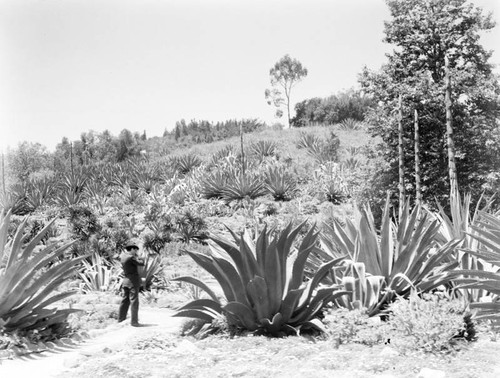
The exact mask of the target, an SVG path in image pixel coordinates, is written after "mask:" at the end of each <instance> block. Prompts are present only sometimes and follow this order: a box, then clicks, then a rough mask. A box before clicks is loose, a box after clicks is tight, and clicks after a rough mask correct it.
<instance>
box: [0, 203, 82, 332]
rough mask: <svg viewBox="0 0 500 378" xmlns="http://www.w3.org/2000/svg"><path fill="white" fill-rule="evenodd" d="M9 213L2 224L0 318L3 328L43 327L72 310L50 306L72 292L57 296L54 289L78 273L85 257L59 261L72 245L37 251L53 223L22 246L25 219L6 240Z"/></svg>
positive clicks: (0, 226)
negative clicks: (2, 265) (3, 263)
mask: <svg viewBox="0 0 500 378" xmlns="http://www.w3.org/2000/svg"><path fill="white" fill-rule="evenodd" d="M9 222H10V212H8V213H7V214H6V215H5V216H3V215H2V218H1V222H0V223H1V225H0V241H2V243H1V244H0V257H1V256H3V257H7V259H6V262H5V265H4V267H3V269H1V270H0V320H1V324H2V328H4V329H5V330H7V331H11V330H14V329H18V330H22V329H43V328H45V327H47V326H50V325H52V324H55V323H57V322H59V321H60V320H61V319H63V318H64V319H65V317H66V316H67V315H68V314H69V313H70V312H72V311H77V310H58V309H55V308H50V309H49V308H48V306H49V305H52V304H53V303H54V302H56V301H58V300H60V299H62V298H65V297H67V296H69V295H71V294H73V293H72V292H63V293H60V294H57V295H54V291H55V290H56V289H57V288H58V286H59V285H61V284H62V283H63V282H65V280H66V279H67V277H69V276H71V275H73V274H75V273H76V271H77V269H78V266H79V263H80V261H81V260H83V259H84V258H85V257H86V256H82V257H80V258H77V259H73V260H67V261H64V262H58V260H59V257H60V256H62V254H63V253H64V252H65V250H66V249H67V248H68V247H69V246H70V245H71V244H72V243H67V244H65V245H63V246H61V247H59V248H55V246H48V247H46V248H45V249H43V250H41V251H39V252H35V247H36V246H37V244H38V243H39V242H40V240H41V239H42V238H43V236H44V233H45V232H47V230H48V229H49V227H50V225H51V224H52V222H50V223H49V224H48V225H47V226H46V227H45V228H44V229H43V230H41V231H40V232H39V233H38V234H37V235H36V236H35V238H33V240H32V241H31V242H30V243H28V244H27V245H23V243H22V242H23V237H22V235H23V231H24V226H25V225H26V222H23V223H21V225H20V226H18V228H17V231H16V233H15V235H14V237H13V238H12V240H10V242H9V241H7V234H6V232H7V226H6V225H8V224H9Z"/></svg>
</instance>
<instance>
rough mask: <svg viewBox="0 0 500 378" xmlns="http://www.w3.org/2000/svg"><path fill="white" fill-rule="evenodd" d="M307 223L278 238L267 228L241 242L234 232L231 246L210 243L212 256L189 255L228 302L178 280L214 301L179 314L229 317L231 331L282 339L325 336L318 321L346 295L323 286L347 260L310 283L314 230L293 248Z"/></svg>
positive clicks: (204, 318) (216, 241)
mask: <svg viewBox="0 0 500 378" xmlns="http://www.w3.org/2000/svg"><path fill="white" fill-rule="evenodd" d="M303 226H304V223H302V224H300V225H299V226H297V227H295V228H294V227H293V225H292V224H291V223H290V224H289V225H288V226H287V227H286V228H285V229H284V230H283V231H282V232H279V233H276V234H273V232H272V231H268V230H267V229H266V228H264V229H263V230H262V231H261V232H260V233H258V234H257V236H256V237H255V238H252V237H251V236H250V233H249V232H248V231H245V232H244V233H243V234H242V235H241V236H238V235H236V234H235V233H234V232H233V231H231V230H229V231H230V233H231V236H232V239H233V240H232V241H231V240H228V239H225V238H222V237H214V236H211V237H210V247H211V252H210V253H209V254H207V255H205V254H202V253H199V252H192V251H186V252H187V253H188V254H189V255H190V256H191V257H192V258H193V260H194V261H195V262H196V263H198V265H200V266H201V267H202V268H204V269H205V270H206V271H207V272H209V273H210V274H211V275H212V276H213V277H214V278H215V279H216V280H217V281H218V283H219V284H220V286H221V288H222V292H223V294H224V298H223V299H219V298H218V297H217V295H216V294H215V293H214V292H213V291H212V290H211V289H210V288H209V287H208V286H207V285H206V284H205V283H204V282H202V281H200V280H198V279H196V278H194V277H178V278H176V279H177V280H180V281H185V282H189V283H191V284H194V285H196V286H198V287H200V288H201V289H203V290H204V291H206V292H207V293H208V295H209V296H210V299H197V300H194V301H191V302H189V303H188V304H186V305H185V306H183V307H181V308H180V309H179V310H178V311H177V312H176V314H175V316H180V317H191V318H197V319H200V320H202V321H203V322H205V323H206V328H207V330H208V329H209V328H210V326H211V324H212V322H213V321H216V320H217V319H220V318H221V317H224V318H225V319H226V320H227V322H228V324H229V325H230V326H231V327H236V328H238V329H242V330H247V331H251V332H255V333H258V334H266V335H271V336H283V335H290V334H298V333H299V332H300V331H301V330H306V329H315V330H320V331H323V327H322V324H321V322H320V321H319V319H318V318H317V316H318V315H319V313H320V312H321V311H322V309H323V308H324V307H325V306H326V305H327V304H329V303H330V302H332V301H333V300H335V299H336V298H338V297H340V296H342V295H346V294H347V292H346V291H343V290H340V288H341V287H340V286H339V285H328V286H324V285H321V284H320V282H321V281H322V280H323V278H324V277H325V275H327V274H328V273H329V272H330V271H331V269H332V268H335V267H336V266H338V265H339V263H340V262H341V261H342V259H343V258H337V259H332V260H331V261H328V262H326V263H324V264H322V265H321V266H320V267H319V269H317V271H316V272H314V273H313V274H312V275H310V278H309V279H308V280H305V265H306V261H307V259H308V257H309V255H310V254H311V252H313V251H314V250H315V249H316V248H317V240H318V233H317V232H316V231H315V230H314V227H311V228H310V229H309V231H308V232H307V234H306V235H305V237H304V239H303V240H302V242H301V243H300V245H299V246H298V247H296V248H294V247H293V244H294V240H295V239H296V237H297V235H298V233H299V231H300V230H301V228H302V227H303Z"/></svg>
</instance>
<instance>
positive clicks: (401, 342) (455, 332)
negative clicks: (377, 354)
mask: <svg viewBox="0 0 500 378" xmlns="http://www.w3.org/2000/svg"><path fill="white" fill-rule="evenodd" d="M389 311H390V315H389V322H388V325H389V327H390V329H391V344H394V345H395V346H396V347H397V348H398V349H400V350H401V351H403V352H405V351H407V350H422V351H425V352H429V353H435V352H443V351H444V352H447V351H450V350H453V349H456V347H457V342H456V341H457V339H458V338H461V339H463V340H467V341H471V340H473V339H474V337H475V329H474V327H473V326H472V323H471V321H470V317H469V316H468V315H469V314H468V312H467V310H466V306H465V305H464V304H463V302H462V301H459V300H449V299H442V298H439V297H438V296H436V295H432V294H426V295H423V297H419V296H418V295H417V294H416V293H415V292H413V293H412V294H411V295H410V297H409V299H407V300H406V299H402V298H399V299H398V300H396V302H394V303H393V304H391V306H390V307H389ZM466 320H467V322H468V324H466Z"/></svg>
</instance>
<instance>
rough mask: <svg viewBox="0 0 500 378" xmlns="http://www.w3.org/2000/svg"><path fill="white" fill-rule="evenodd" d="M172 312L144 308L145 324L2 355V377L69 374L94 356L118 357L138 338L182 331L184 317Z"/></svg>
mask: <svg viewBox="0 0 500 378" xmlns="http://www.w3.org/2000/svg"><path fill="white" fill-rule="evenodd" d="M172 314H173V311H172V310H168V309H160V308H141V309H140V312H139V315H140V321H141V327H132V326H131V325H130V324H129V323H128V322H127V321H125V322H122V323H117V324H113V325H111V326H108V327H107V328H105V329H102V330H97V331H93V332H89V334H87V335H85V337H83V338H82V339H81V340H78V339H76V340H75V339H71V340H69V339H64V340H62V341H61V342H60V343H58V344H57V345H56V344H54V345H52V347H51V348H50V349H48V350H44V351H41V352H36V353H31V354H29V355H25V356H21V357H18V358H16V359H12V360H1V359H0V377H28V376H31V375H33V373H34V372H36V376H37V378H44V377H58V376H59V377H68V376H70V375H71V371H72V370H76V368H77V367H80V366H81V365H85V364H86V363H88V362H90V361H91V360H94V359H96V358H103V357H104V358H109V359H113V358H115V357H116V355H117V354H118V353H120V352H122V351H124V350H126V349H127V348H129V347H130V345H129V344H130V343H131V342H134V340H138V339H139V338H140V339H151V338H153V339H154V335H155V334H162V335H174V334H175V333H178V332H179V330H180V326H181V324H182V322H183V321H184V319H182V318H174V317H172ZM110 376H115V375H113V374H111V375H110ZM116 376H119V375H116Z"/></svg>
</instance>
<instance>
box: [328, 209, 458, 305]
mask: <svg viewBox="0 0 500 378" xmlns="http://www.w3.org/2000/svg"><path fill="white" fill-rule="evenodd" d="M389 208H390V207H389V200H387V202H386V205H385V209H384V213H383V216H382V226H381V229H380V233H378V232H377V230H376V228H375V224H374V220H373V215H372V213H371V210H370V208H363V209H362V210H361V217H360V220H359V224H358V225H355V224H354V223H353V222H351V221H350V220H347V221H346V225H345V226H344V227H343V226H342V225H341V224H340V222H339V221H338V220H336V219H333V223H332V224H325V226H324V232H323V235H322V245H323V248H324V250H325V251H327V252H329V253H330V254H331V255H333V256H338V255H339V254H340V255H346V256H347V258H349V259H350V260H352V261H353V262H358V263H363V264H364V265H365V267H366V272H367V273H369V274H370V275H372V276H381V277H383V278H384V282H383V284H384V285H385V290H386V293H385V294H384V295H383V297H381V298H379V299H380V301H381V303H380V304H379V306H378V308H379V309H382V308H383V306H384V304H385V303H383V302H387V301H390V300H391V299H392V297H393V294H397V295H399V296H403V297H407V296H408V295H409V294H410V292H411V290H412V289H417V290H418V291H421V292H427V291H430V290H433V289H435V288H436V287H438V286H440V285H446V284H449V283H450V281H451V280H452V279H453V277H454V274H455V273H454V272H453V270H454V269H455V268H456V267H457V266H458V262H457V261H456V260H454V259H452V258H450V256H451V254H452V253H453V251H454V250H455V248H456V247H457V245H458V243H459V241H456V240H454V241H450V242H448V243H445V244H444V245H441V246H440V245H439V244H438V243H437V242H436V235H437V234H438V231H439V223H438V222H437V221H436V220H434V221H430V220H429V216H428V214H426V213H423V212H422V211H421V209H420V208H419V207H415V208H414V209H413V210H412V211H410V205H409V202H408V201H407V202H406V203H405V204H404V206H403V211H402V214H401V217H400V219H399V222H395V221H393V219H392V217H391V215H390V211H389Z"/></svg>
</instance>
